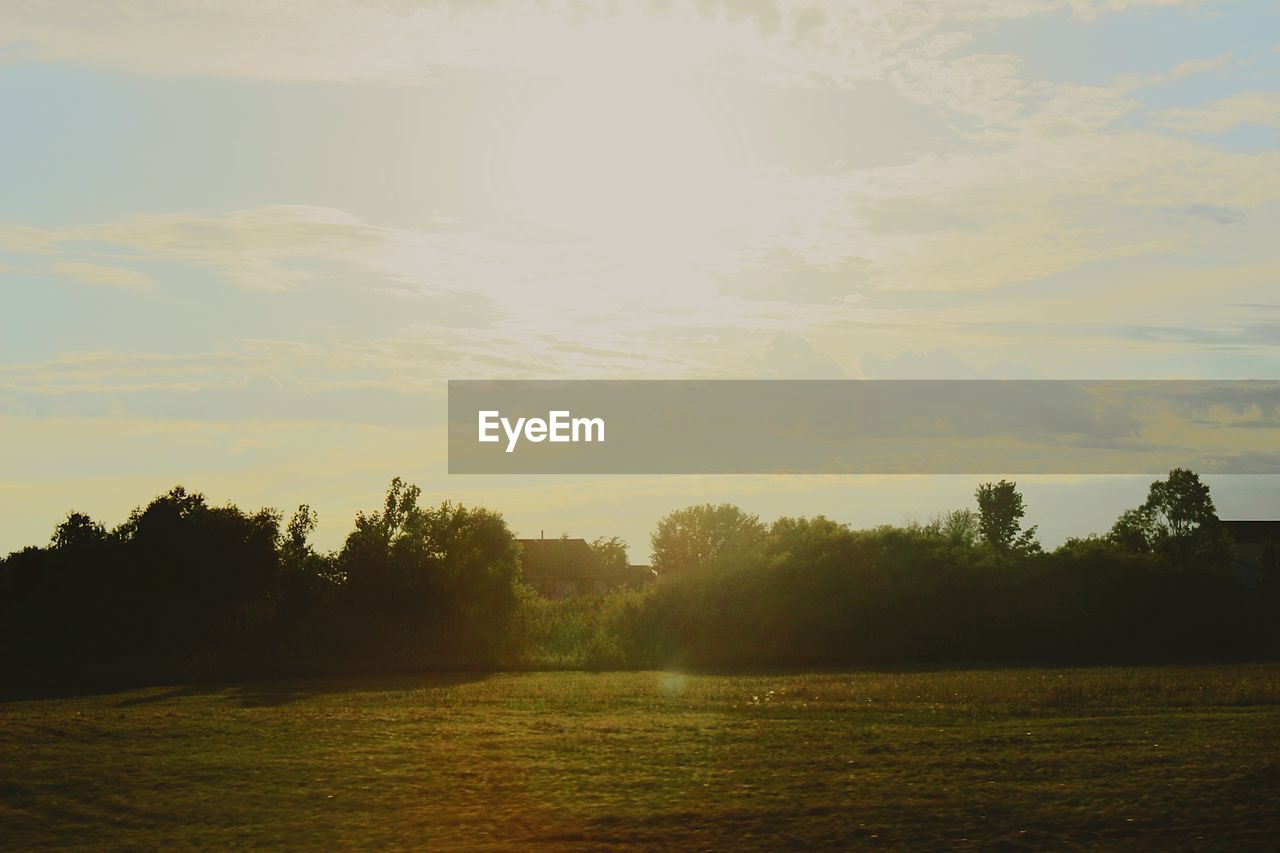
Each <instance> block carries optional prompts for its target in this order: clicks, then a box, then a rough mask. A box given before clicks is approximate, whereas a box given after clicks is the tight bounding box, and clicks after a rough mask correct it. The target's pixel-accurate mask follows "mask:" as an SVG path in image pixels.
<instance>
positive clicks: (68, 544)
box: [49, 512, 107, 548]
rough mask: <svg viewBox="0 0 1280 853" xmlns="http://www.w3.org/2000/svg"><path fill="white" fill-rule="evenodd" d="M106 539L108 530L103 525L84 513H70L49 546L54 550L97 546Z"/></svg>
mask: <svg viewBox="0 0 1280 853" xmlns="http://www.w3.org/2000/svg"><path fill="white" fill-rule="evenodd" d="M106 538H107V531H106V528H104V527H103V526H102V525H101V524H99V523H98V522H96V521H94V520H93V519H92V518H90V517H89V516H87V515H85V514H84V513H82V512H70V513H67V518H66V520H65V521H63V522H62V523H61V524H59V525H58V526H57V528H56V529H55V530H54V531H53V538H52V539H51V540H50V542H49V544H50V545H51V546H53V547H54V548H76V547H83V546H89V545H97V544H100V543H102V542H104V541H106Z"/></svg>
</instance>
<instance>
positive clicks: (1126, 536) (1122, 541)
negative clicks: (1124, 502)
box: [1107, 506, 1156, 554]
mask: <svg viewBox="0 0 1280 853" xmlns="http://www.w3.org/2000/svg"><path fill="white" fill-rule="evenodd" d="M1107 539H1108V540H1109V541H1110V542H1112V543H1113V544H1115V545H1117V546H1119V547H1120V548H1122V549H1124V550H1125V551H1128V552H1130V553H1133V554H1150V553H1151V552H1152V551H1153V550H1154V549H1155V545H1156V526H1155V522H1154V520H1153V519H1152V517H1151V512H1150V510H1148V509H1147V508H1146V507H1145V506H1141V507H1138V508H1136V509H1127V510H1125V511H1124V512H1123V513H1121V514H1120V517H1119V518H1117V519H1116V523H1115V524H1113V525H1111V530H1110V532H1109V533H1107Z"/></svg>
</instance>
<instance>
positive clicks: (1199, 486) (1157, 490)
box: [1121, 468, 1230, 565]
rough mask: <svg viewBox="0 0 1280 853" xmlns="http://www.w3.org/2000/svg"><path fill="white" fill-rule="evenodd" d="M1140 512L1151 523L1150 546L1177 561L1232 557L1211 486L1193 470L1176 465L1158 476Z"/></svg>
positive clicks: (1214, 560)
mask: <svg viewBox="0 0 1280 853" xmlns="http://www.w3.org/2000/svg"><path fill="white" fill-rule="evenodd" d="M1139 512H1141V513H1143V514H1144V516H1145V518H1146V519H1147V520H1148V523H1149V525H1150V534H1149V535H1150V542H1151V547H1152V548H1153V549H1158V550H1162V551H1164V552H1165V553H1166V554H1168V555H1169V557H1170V559H1172V560H1173V562H1174V563H1176V564H1178V565H1187V564H1189V563H1191V562H1193V561H1194V562H1203V563H1208V564H1216V565H1220V564H1223V563H1225V562H1226V561H1227V560H1228V559H1229V555H1230V543H1229V542H1228V540H1227V536H1226V533H1225V531H1224V530H1223V529H1222V528H1221V526H1220V525H1219V524H1218V511H1217V508H1216V507H1214V505H1213V498H1212V497H1211V496H1210V494H1209V487H1208V485H1206V484H1205V483H1204V482H1202V481H1201V479H1200V475H1199V474H1196V473H1195V472H1194V471H1190V470H1188V469H1186V468H1174V469H1173V470H1172V471H1170V472H1169V476H1168V477H1166V478H1165V479H1163V480H1156V481H1155V482H1154V483H1152V484H1151V487H1150V488H1149V489H1148V490H1147V500H1146V502H1145V503H1143V505H1142V507H1141V508H1140V509H1139ZM1121 518H1124V516H1121Z"/></svg>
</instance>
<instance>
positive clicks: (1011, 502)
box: [975, 480, 1037, 551]
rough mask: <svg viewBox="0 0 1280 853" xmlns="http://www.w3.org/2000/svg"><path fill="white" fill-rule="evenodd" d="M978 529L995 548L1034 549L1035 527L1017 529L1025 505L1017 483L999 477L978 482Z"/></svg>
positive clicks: (1003, 549)
mask: <svg viewBox="0 0 1280 853" xmlns="http://www.w3.org/2000/svg"><path fill="white" fill-rule="evenodd" d="M975 496H976V497H977V499H978V532H979V533H980V534H981V535H982V539H983V541H985V542H986V543H987V544H988V545H990V546H992V547H993V548H995V549H996V550H998V551H1009V550H1013V549H1015V548H1017V549H1018V550H1024V551H1030V550H1035V549H1036V547H1037V546H1036V543H1035V532H1036V528H1035V527H1030V528H1028V529H1027V530H1026V531H1022V530H1021V521H1022V517H1023V516H1024V515H1026V508H1025V506H1024V505H1023V502H1022V495H1021V494H1020V493H1019V492H1018V487H1017V483H1011V482H1009V481H1008V480H1001V481H1000V482H998V483H983V484H982V485H980V486H978V490H977V492H975Z"/></svg>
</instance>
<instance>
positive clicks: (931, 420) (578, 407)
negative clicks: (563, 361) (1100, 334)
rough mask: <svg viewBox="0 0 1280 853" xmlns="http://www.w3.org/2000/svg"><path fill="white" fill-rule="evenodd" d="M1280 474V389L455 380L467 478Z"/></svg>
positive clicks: (1247, 383)
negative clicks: (1177, 469)
mask: <svg viewBox="0 0 1280 853" xmlns="http://www.w3.org/2000/svg"><path fill="white" fill-rule="evenodd" d="M1175 467H1185V468H1191V469H1193V470H1195V471H1197V472H1199V473H1202V474H1252V473H1257V474H1276V473H1280V381H1277V380H1238V381H1237V380H1232V381H1199V380H1133V381H1129V380H1097V381H1088V380H1011V381H1004V380H973V381H956V380H874V381H870V380H865V381H864V380H812V381H807V380H804V381H797V380H574V381H520V380H500V381H475V380H465V381H462V380H455V381H451V382H450V383H449V471H450V473H454V474H734V473H739V474H760V473H787V474H989V473H1027V474H1037V473H1040V474H1158V473H1163V472H1166V471H1168V470H1169V469H1171V468H1175Z"/></svg>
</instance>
